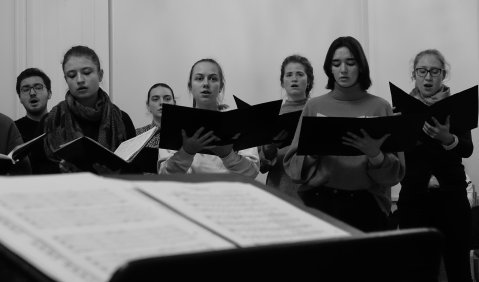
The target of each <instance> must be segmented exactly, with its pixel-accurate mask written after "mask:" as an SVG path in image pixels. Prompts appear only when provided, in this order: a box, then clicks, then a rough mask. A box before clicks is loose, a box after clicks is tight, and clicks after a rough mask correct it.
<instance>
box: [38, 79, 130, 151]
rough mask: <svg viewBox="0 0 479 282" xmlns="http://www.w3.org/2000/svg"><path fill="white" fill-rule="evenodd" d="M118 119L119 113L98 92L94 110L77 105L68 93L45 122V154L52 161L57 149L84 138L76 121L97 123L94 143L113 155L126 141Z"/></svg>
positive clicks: (99, 91)
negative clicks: (97, 143)
mask: <svg viewBox="0 0 479 282" xmlns="http://www.w3.org/2000/svg"><path fill="white" fill-rule="evenodd" d="M121 117H122V114H121V110H120V109H119V108H118V107H117V106H115V105H114V104H113V103H112V102H111V101H110V98H109V97H108V95H107V94H106V93H105V91H103V90H102V89H101V88H100V89H98V100H97V102H96V104H95V107H93V108H91V107H86V106H83V105H82V104H80V103H79V102H78V101H77V100H75V98H74V97H73V95H72V94H71V93H70V91H68V92H67V93H66V95H65V100H64V101H62V102H60V103H59V104H58V105H56V106H55V107H53V108H52V110H51V111H50V113H49V114H48V116H47V118H46V120H45V133H46V134H47V135H46V138H45V144H44V145H45V146H44V147H45V153H46V154H47V156H49V157H52V152H54V151H55V150H56V149H58V148H59V147H60V145H62V144H64V143H66V142H69V141H71V140H73V139H75V138H78V137H81V136H83V135H84V134H83V132H82V129H81V127H80V124H79V123H78V120H87V121H100V126H99V127H98V140H97V141H98V142H99V143H100V144H102V145H103V146H105V147H106V148H108V149H110V150H111V151H114V150H115V149H116V148H117V147H118V146H119V145H120V143H121V142H122V141H124V140H126V139H127V138H126V137H127V135H126V128H125V125H124V124H123V120H122V118H121Z"/></svg>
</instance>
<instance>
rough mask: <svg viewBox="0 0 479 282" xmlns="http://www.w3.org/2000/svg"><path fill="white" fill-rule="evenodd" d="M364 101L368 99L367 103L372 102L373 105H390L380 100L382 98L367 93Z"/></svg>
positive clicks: (384, 100) (386, 101)
mask: <svg viewBox="0 0 479 282" xmlns="http://www.w3.org/2000/svg"><path fill="white" fill-rule="evenodd" d="M366 99H368V100H369V101H371V102H373V103H377V104H380V105H386V106H389V105H390V103H389V101H388V100H386V99H384V98H382V97H379V96H376V95H373V94H371V93H369V92H367V93H366Z"/></svg>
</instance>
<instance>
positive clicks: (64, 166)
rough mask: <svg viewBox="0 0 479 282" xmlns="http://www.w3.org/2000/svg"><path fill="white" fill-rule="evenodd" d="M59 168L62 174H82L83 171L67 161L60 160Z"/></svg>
mask: <svg viewBox="0 0 479 282" xmlns="http://www.w3.org/2000/svg"><path fill="white" fill-rule="evenodd" d="M58 168H59V169H60V172H61V173H73V172H81V171H82V170H81V169H80V168H78V167H77V166H76V165H74V164H72V163H71V162H69V161H66V160H63V159H62V160H60V162H59V163H58Z"/></svg>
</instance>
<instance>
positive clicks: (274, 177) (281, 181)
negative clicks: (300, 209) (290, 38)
mask: <svg viewBox="0 0 479 282" xmlns="http://www.w3.org/2000/svg"><path fill="white" fill-rule="evenodd" d="M279 79H280V82H281V87H282V88H283V89H284V90H285V91H286V99H285V100H284V103H283V105H282V106H281V110H280V112H279V113H280V114H285V113H290V112H294V111H301V110H303V107H304V105H306V102H307V101H308V98H309V96H310V93H311V89H312V88H313V85H314V73H313V66H312V65H311V63H310V62H309V60H308V59H307V58H305V57H303V56H300V55H291V56H288V57H286V58H285V59H284V60H283V63H282V64H281V75H280V78H279ZM283 134H284V133H283ZM281 137H282V138H286V136H284V135H282V136H281ZM288 148H289V146H285V147H283V148H278V145H277V144H275V143H272V144H267V145H263V146H260V147H258V152H259V156H260V171H261V173H268V175H267V177H266V185H268V186H270V187H274V188H277V189H279V190H280V191H282V192H284V193H286V194H287V195H290V196H292V197H296V198H297V197H298V191H297V189H298V187H299V184H296V183H293V182H292V181H291V178H289V176H288V175H287V174H286V172H285V171H284V167H283V158H284V154H285V153H286V152H287V151H288Z"/></svg>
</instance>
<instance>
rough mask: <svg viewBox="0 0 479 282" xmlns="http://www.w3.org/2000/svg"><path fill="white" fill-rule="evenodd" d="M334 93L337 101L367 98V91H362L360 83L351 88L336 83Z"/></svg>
mask: <svg viewBox="0 0 479 282" xmlns="http://www.w3.org/2000/svg"><path fill="white" fill-rule="evenodd" d="M332 93H333V97H334V98H335V99H337V100H343V101H353V100H359V99H361V98H363V97H364V96H366V91H364V90H362V89H361V87H360V86H359V83H356V84H354V85H352V86H350V87H342V86H340V85H338V84H337V83H336V84H334V89H333V91H332Z"/></svg>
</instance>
